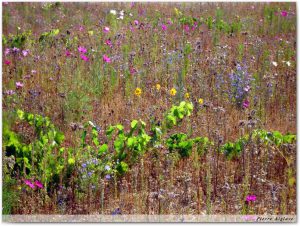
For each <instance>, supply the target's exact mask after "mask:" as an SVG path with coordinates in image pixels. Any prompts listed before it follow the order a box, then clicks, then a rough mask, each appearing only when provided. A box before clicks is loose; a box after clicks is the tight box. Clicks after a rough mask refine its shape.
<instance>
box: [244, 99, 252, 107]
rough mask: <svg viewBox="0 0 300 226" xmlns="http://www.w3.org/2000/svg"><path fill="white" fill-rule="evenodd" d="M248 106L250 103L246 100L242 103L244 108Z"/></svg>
mask: <svg viewBox="0 0 300 226" xmlns="http://www.w3.org/2000/svg"><path fill="white" fill-rule="evenodd" d="M249 106H250V102H249V101H248V100H245V101H244V103H243V107H244V108H248V107H249Z"/></svg>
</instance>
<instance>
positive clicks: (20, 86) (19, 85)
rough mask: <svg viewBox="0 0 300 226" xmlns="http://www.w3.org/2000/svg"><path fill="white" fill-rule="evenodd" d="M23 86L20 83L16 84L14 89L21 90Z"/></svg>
mask: <svg viewBox="0 0 300 226" xmlns="http://www.w3.org/2000/svg"><path fill="white" fill-rule="evenodd" d="M23 86H24V84H23V83H22V82H16V88H17V89H21V88H23Z"/></svg>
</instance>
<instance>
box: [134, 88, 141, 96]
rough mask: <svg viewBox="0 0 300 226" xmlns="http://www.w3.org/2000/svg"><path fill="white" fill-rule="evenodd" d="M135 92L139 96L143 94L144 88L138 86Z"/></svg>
mask: <svg viewBox="0 0 300 226" xmlns="http://www.w3.org/2000/svg"><path fill="white" fill-rule="evenodd" d="M134 94H135V95H136V96H138V97H139V96H140V95H141V94H142V90H141V89H140V88H136V89H135V91H134Z"/></svg>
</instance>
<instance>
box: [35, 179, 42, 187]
mask: <svg viewBox="0 0 300 226" xmlns="http://www.w3.org/2000/svg"><path fill="white" fill-rule="evenodd" d="M34 184H35V185H36V186H37V187H38V188H44V186H43V184H42V183H41V182H40V181H38V180H36V181H35V182H34Z"/></svg>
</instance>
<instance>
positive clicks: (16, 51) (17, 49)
mask: <svg viewBox="0 0 300 226" xmlns="http://www.w3.org/2000/svg"><path fill="white" fill-rule="evenodd" d="M12 50H13V52H15V53H18V52H20V49H19V48H17V47H14V48H13V49H12Z"/></svg>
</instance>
